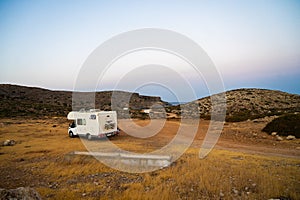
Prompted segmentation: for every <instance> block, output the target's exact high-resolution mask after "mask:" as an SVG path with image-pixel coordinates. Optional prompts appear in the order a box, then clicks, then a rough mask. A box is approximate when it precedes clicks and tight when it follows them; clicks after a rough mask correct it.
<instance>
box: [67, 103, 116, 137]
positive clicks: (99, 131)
mask: <svg viewBox="0 0 300 200" xmlns="http://www.w3.org/2000/svg"><path fill="white" fill-rule="evenodd" d="M67 118H68V119H69V120H74V122H73V123H72V124H71V125H70V126H69V130H68V133H69V136H70V137H74V136H85V137H87V138H88V139H89V140H90V139H92V138H93V137H100V138H102V137H110V136H114V135H117V134H118V133H119V131H118V124H117V113H116V111H100V110H95V109H93V110H90V111H72V112H70V113H69V114H68V116H67Z"/></svg>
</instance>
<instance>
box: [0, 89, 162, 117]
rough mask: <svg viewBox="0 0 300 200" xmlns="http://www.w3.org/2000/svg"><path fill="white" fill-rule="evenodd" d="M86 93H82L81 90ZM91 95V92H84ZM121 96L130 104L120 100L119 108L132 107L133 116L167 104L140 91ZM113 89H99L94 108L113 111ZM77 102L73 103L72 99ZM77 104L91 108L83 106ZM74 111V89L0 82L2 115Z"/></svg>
mask: <svg viewBox="0 0 300 200" xmlns="http://www.w3.org/2000/svg"><path fill="white" fill-rule="evenodd" d="M81 94H83V93H81ZM84 94H87V95H88V94H90V93H84ZM115 94H117V96H121V97H123V98H124V97H129V99H130V101H129V104H128V103H126V102H121V104H120V105H118V106H120V107H122V108H124V107H127V108H130V111H131V114H132V115H133V117H138V115H139V112H137V111H136V110H140V109H142V108H149V107H150V106H152V105H154V104H159V105H162V106H166V105H168V103H167V102H164V101H162V100H161V99H160V97H151V96H142V95H139V94H138V93H130V92H122V91H116V92H115ZM111 96H112V91H107V92H106V91H105V92H96V96H95V105H96V106H95V107H96V108H100V109H101V110H110V109H111V108H110V105H111ZM73 103H74V102H73ZM79 106H80V105H77V107H76V106H75V108H76V109H77V110H79V109H81V108H86V109H89V108H91V107H89V106H87V107H85V106H84V105H82V106H81V107H79ZM71 110H72V92H70V91H52V90H47V89H42V88H36V87H25V86H18V85H10V84H0V117H2V118H3V117H17V116H35V117H43V116H66V115H67V114H68V112H69V111H71Z"/></svg>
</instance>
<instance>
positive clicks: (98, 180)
mask: <svg viewBox="0 0 300 200" xmlns="http://www.w3.org/2000/svg"><path fill="white" fill-rule="evenodd" d="M270 120H271V119H270V118H265V119H261V120H256V121H250V120H248V121H245V122H236V123H225V126H224V130H223V132H222V134H221V137H220V139H219V141H218V143H217V145H216V147H215V148H214V150H213V151H212V152H211V153H210V154H209V155H208V156H207V157H206V158H205V159H199V157H198V153H199V149H200V146H201V143H202V142H203V138H204V136H205V133H206V130H207V128H208V125H209V121H207V120H202V121H201V123H200V126H199V131H198V133H197V135H196V137H195V140H194V142H193V144H192V145H191V147H190V148H189V149H188V150H187V151H186V152H185V153H184V154H183V155H182V156H181V157H180V159H178V160H177V161H176V162H175V163H173V164H172V165H171V166H169V167H167V168H164V169H161V170H158V171H155V172H150V173H141V174H138V173H137V174H136V173H135V174H132V173H125V172H120V171H117V170H114V169H111V168H109V167H107V166H105V165H104V164H102V163H100V162H99V161H98V160H96V159H95V158H93V157H84V156H74V157H71V158H70V157H68V155H69V153H70V152H72V151H86V149H85V147H84V145H83V144H82V142H81V139H80V138H69V137H68V134H67V128H68V121H67V120H66V119H65V118H57V117H49V118H44V119H36V120H30V119H22V118H15V119H10V118H7V119H5V118H3V119H1V120H0V139H1V141H4V140H6V139H11V140H15V141H16V144H15V145H14V146H2V147H0V159H1V164H0V177H1V182H0V188H17V187H25V186H28V187H32V188H34V189H36V190H37V191H38V192H39V193H40V195H41V196H42V198H43V199H270V198H281V199H284V198H285V199H299V197H300V190H299V188H300V179H299V174H300V160H299V158H300V141H299V139H295V140H286V139H285V138H284V140H282V141H278V140H277V139H276V137H275V136H271V135H268V134H267V133H264V132H262V131H261V129H262V128H263V127H264V126H265V125H266V123H267V122H268V121H270ZM135 122H136V123H137V124H139V125H140V126H144V125H146V124H147V123H149V122H148V120H136V121H135ZM179 124H180V121H179V120H168V121H167V122H166V123H165V126H164V128H163V129H162V130H161V131H160V132H159V133H158V134H157V135H155V136H153V137H150V138H147V139H137V138H133V137H131V136H129V135H127V134H126V133H124V132H122V131H121V133H120V135H119V136H116V137H113V138H111V139H110V140H111V141H112V142H113V143H114V144H116V145H118V146H119V147H121V148H122V149H126V150H130V151H134V152H148V151H152V150H154V149H157V148H160V147H162V146H164V145H165V144H166V143H168V142H169V141H170V139H172V138H173V136H174V135H175V134H176V132H177V129H178V127H179ZM87 142H88V141H87ZM92 142H97V143H99V145H102V144H103V145H104V143H106V142H108V141H105V140H96V141H92Z"/></svg>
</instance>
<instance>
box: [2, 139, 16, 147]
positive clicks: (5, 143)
mask: <svg viewBox="0 0 300 200" xmlns="http://www.w3.org/2000/svg"><path fill="white" fill-rule="evenodd" d="M15 144H16V141H14V140H5V141H4V142H3V146H14V145H15Z"/></svg>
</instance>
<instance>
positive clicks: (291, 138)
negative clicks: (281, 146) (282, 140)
mask: <svg viewBox="0 0 300 200" xmlns="http://www.w3.org/2000/svg"><path fill="white" fill-rule="evenodd" d="M286 139H287V140H295V139H296V137H295V136H294V135H288V136H287V137H286Z"/></svg>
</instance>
